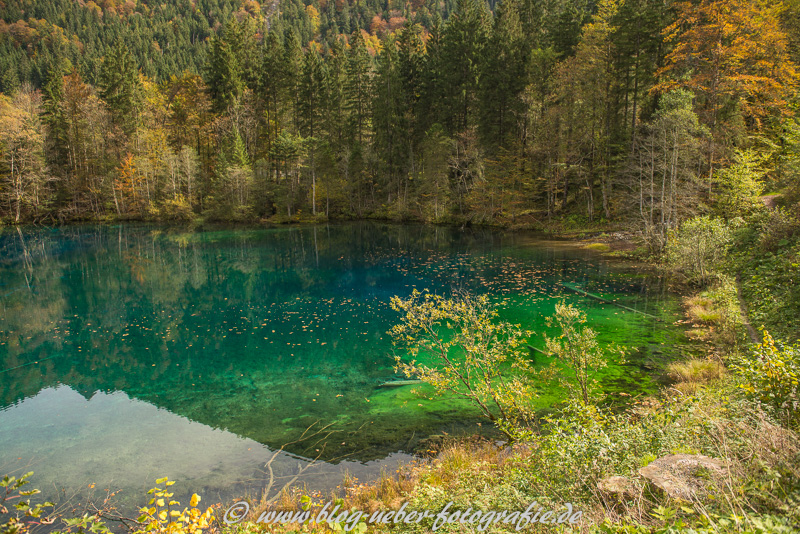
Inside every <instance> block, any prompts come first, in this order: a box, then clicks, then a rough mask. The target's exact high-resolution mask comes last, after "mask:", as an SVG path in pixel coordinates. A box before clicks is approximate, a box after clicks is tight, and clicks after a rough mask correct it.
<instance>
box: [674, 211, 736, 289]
mask: <svg viewBox="0 0 800 534" xmlns="http://www.w3.org/2000/svg"><path fill="white" fill-rule="evenodd" d="M731 240H732V236H731V231H730V229H729V228H728V227H727V226H726V225H725V223H724V221H722V220H721V219H712V218H711V217H708V216H703V217H695V218H694V219H689V220H688V221H686V222H684V223H683V224H682V225H681V227H680V228H679V229H678V230H673V231H671V232H670V233H669V238H668V240H667V247H666V255H665V259H666V262H667V265H668V266H669V267H670V268H671V269H672V270H674V271H676V272H679V273H682V274H683V275H684V276H685V277H686V279H687V280H688V281H689V282H690V283H698V284H705V283H707V282H708V281H710V280H711V279H712V278H713V277H714V276H715V275H716V272H715V271H716V270H717V269H718V268H719V267H720V265H721V263H722V261H723V260H724V259H725V255H726V252H727V248H728V245H729V244H730V243H731Z"/></svg>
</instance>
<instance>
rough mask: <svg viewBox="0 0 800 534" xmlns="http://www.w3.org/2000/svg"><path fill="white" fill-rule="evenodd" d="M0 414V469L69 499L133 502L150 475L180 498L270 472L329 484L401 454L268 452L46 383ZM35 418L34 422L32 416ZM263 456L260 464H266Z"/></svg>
mask: <svg viewBox="0 0 800 534" xmlns="http://www.w3.org/2000/svg"><path fill="white" fill-rule="evenodd" d="M1 415H2V419H0V430H2V432H0V451H3V452H2V455H0V458H2V461H0V472H3V473H9V472H17V473H24V472H26V471H28V470H35V471H36V478H35V481H36V485H37V487H41V488H42V489H43V490H45V491H46V492H47V493H48V494H50V495H52V494H53V490H54V489H55V490H57V489H61V488H64V481H71V487H70V489H69V490H66V489H62V491H60V492H58V494H59V498H60V500H62V501H63V500H66V498H72V500H73V501H74V502H78V501H80V500H82V499H84V498H85V497H87V496H93V497H94V498H97V497H98V496H99V497H102V496H104V495H105V494H106V492H108V491H117V490H118V489H120V488H123V491H122V492H120V493H119V494H118V495H117V499H116V502H118V503H121V504H123V505H127V504H130V505H131V506H133V505H135V504H137V503H139V504H141V502H142V501H143V499H144V495H145V494H146V492H147V490H148V489H149V488H151V487H152V486H153V485H154V483H155V479H156V478H159V477H162V476H168V477H169V478H170V479H171V480H176V481H178V482H177V485H176V486H174V489H175V493H176V497H177V498H178V500H180V501H181V502H183V503H186V502H188V497H189V496H190V495H191V493H193V492H197V493H199V494H201V495H203V497H204V498H205V499H206V501H209V502H220V501H227V500H230V499H233V498H236V497H237V496H241V495H244V494H246V493H249V494H252V495H260V494H261V491H262V490H263V489H264V487H265V485H266V484H267V481H268V480H270V474H271V475H272V477H271V478H272V480H273V487H272V491H270V495H273V494H274V493H275V492H277V491H278V490H279V489H281V488H282V487H283V486H284V485H286V484H288V483H290V482H291V481H293V480H295V479H297V477H298V476H300V477H301V478H302V481H303V482H304V483H305V484H307V486H308V487H309V488H311V489H313V488H323V489H326V488H332V487H335V486H336V485H338V484H340V483H341V481H342V477H343V475H344V474H345V473H348V474H350V475H351V476H355V477H357V478H374V477H375V476H377V475H378V474H379V473H380V470H381V469H386V468H389V467H393V466H396V465H398V464H399V463H400V462H402V461H407V460H409V459H410V458H411V457H410V456H409V455H406V454H402V453H394V454H391V455H389V457H387V458H386V459H385V460H383V461H381V462H364V463H362V462H356V461H349V460H344V461H341V462H339V463H338V464H336V465H333V464H330V463H326V462H323V461H318V460H316V459H315V457H312V458H303V457H300V456H296V455H292V454H289V453H286V452H283V451H281V450H272V449H270V448H269V447H267V446H265V445H262V444H260V443H258V442H256V441H253V440H251V439H247V438H242V437H240V436H237V435H236V434H233V433H231V432H228V431H225V430H219V429H214V428H211V427H208V426H206V425H203V424H201V423H196V422H193V421H191V420H189V419H187V418H185V417H181V416H179V415H175V414H172V413H170V412H168V411H167V410H163V409H160V408H157V407H155V406H153V405H151V404H148V403H146V402H142V401H139V400H136V399H131V398H130V397H128V396H127V395H126V394H125V393H122V392H114V393H102V392H97V393H95V394H94V395H93V396H92V397H91V398H89V399H86V398H84V397H83V396H82V395H81V394H80V393H78V392H76V391H73V390H72V389H70V388H69V387H67V386H58V387H54V388H46V389H43V390H42V391H40V392H39V393H38V394H37V395H35V396H34V397H31V398H28V399H25V400H23V401H21V402H19V403H17V404H15V405H13V406H10V407H7V408H5V409H4V410H3V411H2V412H1ZM32 422H35V424H32ZM267 464H269V468H267Z"/></svg>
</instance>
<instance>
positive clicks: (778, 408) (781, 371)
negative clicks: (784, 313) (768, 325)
mask: <svg viewBox="0 0 800 534" xmlns="http://www.w3.org/2000/svg"><path fill="white" fill-rule="evenodd" d="M734 369H735V370H736V373H737V374H738V375H739V376H740V377H742V379H743V383H742V384H740V387H741V388H742V389H744V390H745V391H746V392H747V393H748V394H749V395H750V396H751V397H753V398H755V399H756V400H758V401H759V402H760V403H761V404H762V405H763V406H764V407H765V408H767V409H769V410H770V411H772V412H773V413H774V414H775V415H776V416H777V417H779V418H780V419H781V421H782V422H783V423H784V424H786V425H787V426H797V423H798V417H797V412H798V409H800V347H799V346H797V345H791V346H783V347H779V346H778V345H776V343H775V341H774V340H773V339H772V336H770V335H769V332H767V331H766V330H764V340H763V342H762V343H761V344H760V345H757V346H756V347H755V348H754V350H753V354H752V356H751V357H746V358H742V359H741V360H740V361H739V362H738V363H737V365H735V367H734Z"/></svg>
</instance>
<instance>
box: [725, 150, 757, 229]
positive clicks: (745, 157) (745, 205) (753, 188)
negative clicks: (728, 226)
mask: <svg viewBox="0 0 800 534" xmlns="http://www.w3.org/2000/svg"><path fill="white" fill-rule="evenodd" d="M734 160H735V163H734V164H733V165H731V166H730V167H728V168H726V169H719V170H717V172H716V173H715V179H716V182H717V183H718V184H719V185H720V189H721V194H720V196H719V200H718V201H717V204H718V208H719V210H720V212H721V213H722V215H723V216H724V217H726V218H731V217H746V216H749V215H751V214H753V213H754V212H755V211H757V210H758V209H763V208H764V204H763V203H762V202H761V200H760V199H759V196H760V195H761V194H762V193H763V191H764V174H765V170H764V168H763V167H762V165H763V163H764V161H765V160H766V158H765V157H764V156H763V155H761V154H759V153H757V152H756V151H755V150H737V151H736V153H735V155H734Z"/></svg>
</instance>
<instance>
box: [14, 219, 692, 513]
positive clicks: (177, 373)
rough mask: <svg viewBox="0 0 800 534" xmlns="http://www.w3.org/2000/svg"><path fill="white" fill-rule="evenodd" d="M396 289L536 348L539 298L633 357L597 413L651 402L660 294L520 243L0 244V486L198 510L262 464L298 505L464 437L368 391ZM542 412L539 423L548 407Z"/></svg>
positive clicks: (197, 239)
mask: <svg viewBox="0 0 800 534" xmlns="http://www.w3.org/2000/svg"><path fill="white" fill-rule="evenodd" d="M561 284H569V285H572V286H574V287H579V288H582V289H585V290H587V291H590V292H592V293H594V294H600V295H602V296H603V297H604V298H607V299H612V300H616V301H618V302H619V303H623V304H624V305H626V306H629V307H631V308H634V309H637V310H641V311H644V312H647V313H648V314H652V315H655V316H657V317H659V318H661V319H662V321H657V320H655V319H653V318H652V317H649V316H647V315H643V314H637V313H633V312H630V311H627V310H625V309H623V308H620V307H618V306H614V305H611V304H603V303H601V302H599V301H597V300H594V299H590V298H586V297H583V296H580V295H579V294H576V293H574V292H571V291H567V290H565V289H564V287H563V286H562V285H561ZM414 288H417V289H420V290H422V289H430V290H432V291H436V292H439V293H445V294H447V293H450V292H451V291H453V290H454V289H467V290H470V291H473V292H478V293H489V294H490V295H492V296H493V298H494V299H495V301H496V302H497V303H498V305H499V306H500V309H501V316H502V318H504V319H508V320H510V321H512V322H518V323H522V324H523V325H525V327H526V328H530V329H532V330H534V331H535V332H537V333H541V332H544V331H546V328H545V326H544V318H545V317H546V316H548V315H550V314H552V313H553V308H554V305H555V303H556V302H557V301H558V300H560V299H565V300H567V301H569V302H574V303H576V304H578V305H580V306H581V307H582V308H584V309H585V310H586V311H587V313H588V314H589V319H590V322H591V324H592V326H593V327H594V328H596V330H598V332H599V334H600V338H601V341H604V342H608V341H616V342H618V343H622V344H626V345H628V346H629V347H631V348H632V349H633V353H632V355H631V356H630V358H629V359H630V362H629V363H628V364H626V365H615V366H612V367H610V368H609V369H608V370H607V371H606V372H604V374H603V375H602V380H603V385H604V388H605V389H606V390H607V391H608V392H609V394H610V397H611V398H612V399H620V400H621V399H622V398H623V397H622V396H620V395H619V393H624V394H627V395H636V394H638V393H643V392H646V391H648V390H649V389H651V388H652V387H653V380H654V378H657V374H658V373H657V370H658V369H659V367H660V366H662V365H663V363H665V362H666V361H668V359H669V358H670V356H671V355H672V354H674V353H675V352H676V351H678V350H681V345H680V344H681V343H683V342H684V336H683V334H682V332H681V330H679V329H676V328H675V327H673V326H672V323H673V322H674V321H675V320H676V319H677V318H679V307H678V304H677V300H676V299H675V298H674V297H672V296H670V295H668V294H666V292H665V291H664V289H663V287H662V285H661V284H660V282H659V280H658V279H657V278H655V277H652V276H647V275H645V274H642V273H637V272H636V271H632V270H629V269H625V268H624V267H623V266H621V265H620V264H614V263H610V262H608V261H606V260H604V259H602V258H600V257H599V256H598V255H596V254H595V253H593V252H590V251H583V250H576V249H575V248H574V247H570V246H564V245H559V244H558V243H548V242H542V241H541V240H539V239H538V238H537V237H536V236H532V235H527V234H511V233H504V232H497V231H492V230H474V229H463V230H462V229H457V228H442V227H426V226H399V225H383V224H372V223H355V224H344V225H331V226H325V227H306V228H279V229H245V230H242V229H209V230H205V231H197V232H193V231H187V230H182V229H176V228H158V227H152V226H137V225H129V226H114V227H111V226H105V227H93V226H84V227H67V228H62V229H25V230H21V231H17V229H12V230H8V229H6V230H3V231H2V233H0V474H1V473H4V472H13V471H22V470H23V469H24V470H25V471H27V470H29V469H33V470H34V471H36V472H37V475H36V477H35V479H34V481H35V482H36V485H37V486H38V487H40V488H42V489H43V490H44V491H45V495H46V496H47V497H49V498H61V499H62V500H63V499H64V498H66V496H68V495H71V493H72V492H74V491H80V492H83V491H84V490H87V491H88V490H89V486H92V485H94V486H95V487H94V489H92V491H95V492H97V491H101V492H102V490H104V489H105V488H109V490H110V491H114V490H116V489H122V490H123V492H122V495H123V496H130V497H129V498H132V499H134V500H140V499H139V497H138V496H139V495H141V494H142V493H143V491H142V490H146V489H147V488H149V487H151V486H152V483H153V480H154V479H155V478H156V477H159V476H164V475H167V476H169V477H170V478H172V479H176V480H179V481H181V482H180V485H179V486H176V487H178V488H182V489H180V490H179V491H184V492H192V491H197V492H198V493H201V494H202V495H204V496H205V499H206V502H214V501H219V500H225V499H230V498H233V497H234V496H236V495H237V494H241V493H242V492H244V491H250V492H252V493H255V494H258V492H259V491H261V490H262V489H263V488H264V486H265V481H266V480H267V473H266V469H265V464H266V462H267V461H269V459H270V458H272V456H273V455H275V460H274V461H273V462H272V464H271V466H272V467H273V471H274V472H275V473H276V474H277V475H278V476H280V477H283V478H281V479H280V481H291V480H293V479H294V477H295V476H297V475H299V478H298V479H297V480H298V481H299V482H302V483H306V484H308V486H309V487H310V488H312V489H313V488H316V489H328V488H331V487H334V486H336V485H337V484H339V483H340V482H341V477H342V474H343V473H344V472H345V471H347V472H349V473H351V474H354V475H356V476H357V477H358V478H360V479H367V478H371V477H375V476H377V474H378V473H379V472H380V470H381V469H393V468H394V467H395V466H396V464H397V463H398V462H400V461H402V460H404V459H408V458H409V456H408V455H407V454H406V453H407V452H411V451H413V450H414V448H415V447H416V446H417V445H418V444H419V441H420V440H421V439H424V438H426V437H427V436H429V435H431V434H439V433H442V432H448V433H454V432H461V431H473V430H476V429H478V428H479V427H478V426H477V424H478V422H479V421H480V419H479V418H478V417H477V415H476V413H475V412H474V411H472V410H471V409H470V408H469V406H466V405H465V404H463V403H462V402H459V401H456V400H454V399H450V398H428V397H425V396H421V395H419V394H417V393H415V392H414V391H412V390H413V389H414V388H411V387H402V388H380V387H379V386H380V384H381V383H383V382H385V381H386V380H389V379H391V378H392V377H393V375H394V372H393V370H392V364H393V359H392V354H391V343H390V339H389V336H388V335H387V334H386V331H387V330H388V329H389V328H390V327H391V326H392V325H393V324H394V323H395V322H396V321H397V319H398V316H397V314H396V313H395V312H393V311H392V310H391V309H390V307H389V299H390V298H391V296H393V295H401V296H406V295H408V294H409V293H410V292H411V291H412V289H414ZM530 343H531V344H532V345H534V346H541V345H542V342H541V339H540V338H539V337H538V336H535V337H534V338H532V339H531V340H530ZM542 363H545V362H542ZM654 370H655V372H654ZM540 394H541V396H540V398H539V399H538V401H537V402H538V403H539V405H540V406H541V407H542V408H546V407H547V406H548V405H549V404H551V403H552V402H554V401H556V400H558V399H559V398H561V395H562V393H561V392H560V391H559V390H558V389H557V388H545V387H543V388H542V390H541V392H540ZM328 425H330V426H328ZM322 427H326V429H325V430H324V432H323V433H321V434H315V433H314V432H315V430H317V429H321V428H322ZM309 428H311V430H310V431H308V430H307V429H309ZM303 432H306V435H305V437H303ZM331 432H332V433H331ZM309 436H311V437H309ZM276 453H277V454H276ZM314 460H316V462H314ZM23 472H24V471H23ZM277 486H278V484H276V486H275V487H277Z"/></svg>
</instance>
